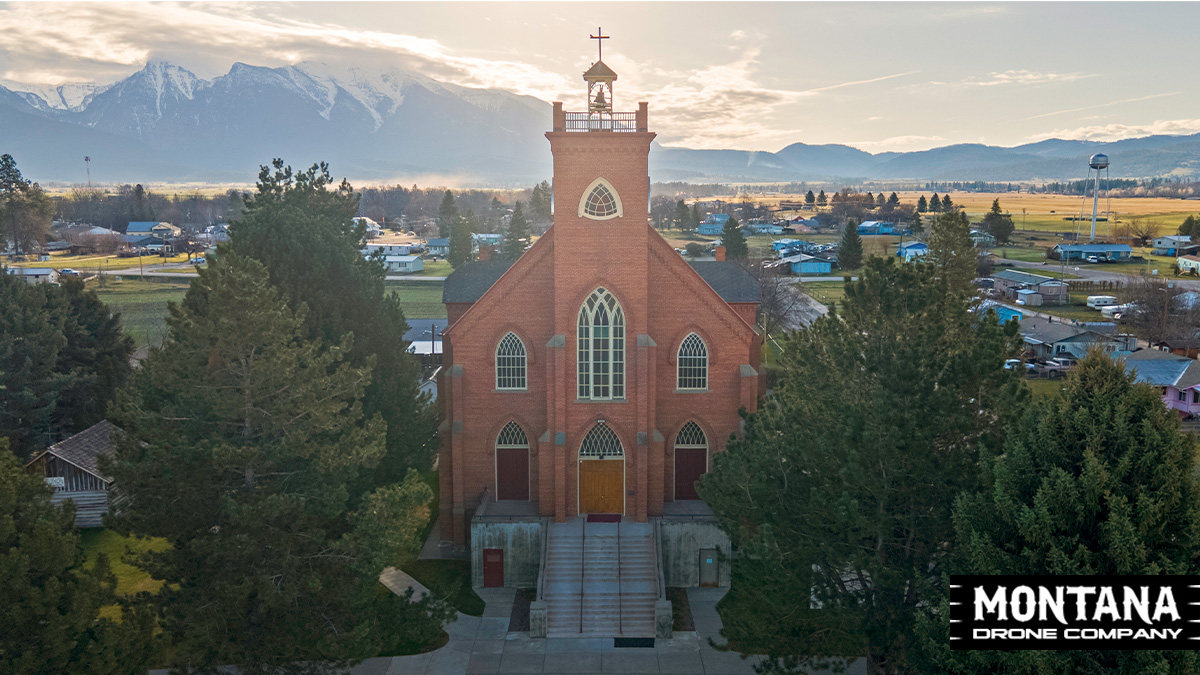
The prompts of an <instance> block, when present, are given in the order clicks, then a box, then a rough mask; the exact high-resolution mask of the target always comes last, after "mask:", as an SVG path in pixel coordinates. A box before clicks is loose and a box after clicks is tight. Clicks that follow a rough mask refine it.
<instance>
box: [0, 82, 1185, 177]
mask: <svg viewBox="0 0 1200 675" xmlns="http://www.w3.org/2000/svg"><path fill="white" fill-rule="evenodd" d="M0 84H3V83H0ZM580 102H581V103H582V101H580ZM652 115H653V113H652ZM653 119H654V118H653V117H652V118H651V120H652V124H653ZM549 128H550V105H549V104H548V103H545V102H543V101H540V100H538V99H535V98H532V97H529V96H519V95H516V94H513V93H511V92H507V91H503V90H499V89H471V88H467V87H461V86H457V85H453V84H447V83H443V82H438V81H436V80H433V79H431V78H429V77H426V76H424V75H420V74H417V73H412V72H407V71H403V70H399V69H387V68H383V69H368V68H348V69H345V68H335V67H330V66H328V65H325V64H320V63H299V64H296V65H291V66H285V67H281V68H264V67H258V66H252V65H247V64H244V63H235V64H234V65H233V67H231V68H230V69H229V72H228V73H226V74H224V75H221V76H219V77H215V78H213V79H212V80H205V79H202V78H199V77H197V76H196V75H194V74H193V73H191V72H189V71H188V70H186V69H184V68H180V67H179V66H175V65H172V64H170V63H165V62H161V61H156V62H151V63H148V64H146V66H145V67H144V68H143V69H142V70H140V71H138V72H137V73H134V74H133V75H131V76H129V77H127V78H125V79H123V80H121V81H119V82H115V83H112V84H70V85H60V86H45V87H28V86H25V87H18V86H15V85H12V86H8V87H5V86H0V153H5V152H6V153H11V154H12V155H14V156H15V157H16V158H17V161H18V162H19V164H20V166H21V170H22V172H23V173H25V174H26V175H28V176H30V177H33V178H34V179H35V180H41V181H63V182H82V181H83V180H85V175H86V173H85V166H84V163H83V157H84V156H85V155H87V156H89V157H91V160H92V161H91V170H92V177H93V178H94V179H97V180H99V181H102V182H125V181H129V182H132V181H178V182H183V181H222V182H250V181H252V180H253V179H254V177H255V176H257V175H258V167H259V166H260V165H263V164H267V163H269V162H270V161H271V160H272V159H273V158H275V157H282V158H283V159H284V160H285V161H286V162H288V163H290V164H292V165H293V166H296V167H303V166H308V165H309V164H311V163H313V162H317V161H326V162H328V163H329V164H330V166H331V168H332V169H333V171H334V173H335V174H337V175H339V176H349V177H351V178H353V179H355V180H357V181H360V182H361V181H368V182H385V181H402V182H404V183H406V184H407V183H409V182H413V181H419V182H422V183H426V184H428V183H431V182H434V181H438V180H441V179H446V180H447V181H449V180H455V181H458V182H463V183H473V184H489V185H528V184H530V183H533V182H536V181H540V180H543V179H545V178H548V177H549V176H550V173H551V160H550V153H549V147H548V145H547V143H546V140H545V138H544V137H543V133H544V132H545V131H547V130H548V129H549ZM1094 152H1104V153H1106V154H1108V155H1109V157H1110V158H1111V160H1112V166H1113V169H1112V171H1113V176H1114V177H1117V176H1120V177H1151V176H1167V175H1173V176H1181V177H1182V176H1200V134H1195V135H1192V136H1150V137H1146V138H1140V139H1127V140H1123V141H1116V142H1113V143H1097V142H1084V141H1063V140H1058V139H1051V140H1047V141H1041V142H1038V143H1033V144H1029V145H1023V146H1018V147H1015V148H1003V147H994V146H985V145H978V144H960V145H950V146H945V147H941V148H934V149H932V150H925V151H921V152H907V153H899V152H884V153H879V154H872V153H868V152H864V151H862V150H858V149H856V148H851V147H848V146H844V145H807V144H804V143H793V144H791V145H789V146H787V147H785V148H783V149H782V150H780V151H778V152H750V151H743V150H693V149H688V148H668V147H661V146H659V145H658V144H657V143H656V144H653V145H652V146H651V152H650V175H651V179H652V180H656V181H663V180H682V181H693V182H714V181H729V182H738V181H747V182H748V181H792V180H822V179H831V178H834V179H835V178H839V177H841V178H850V179H854V178H866V179H898V180H903V179H917V180H993V181H1021V180H1037V179H1044V180H1062V179H1075V178H1079V177H1080V175H1081V174H1084V175H1086V166H1087V162H1086V160H1087V158H1088V156H1089V155H1091V154H1092V153H1094ZM1081 169H1082V170H1081Z"/></svg>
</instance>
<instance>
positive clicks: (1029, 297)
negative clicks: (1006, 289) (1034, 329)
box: [1014, 288, 1042, 307]
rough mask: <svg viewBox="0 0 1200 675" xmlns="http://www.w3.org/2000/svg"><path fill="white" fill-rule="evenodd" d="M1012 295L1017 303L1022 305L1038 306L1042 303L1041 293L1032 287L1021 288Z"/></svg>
mask: <svg viewBox="0 0 1200 675" xmlns="http://www.w3.org/2000/svg"><path fill="white" fill-rule="evenodd" d="M1014 295H1015V297H1016V301H1017V304H1018V305H1021V306H1023V307H1038V306H1040V305H1041V304H1042V294H1041V293H1038V292H1037V291H1035V290H1033V289H1032V288H1022V289H1021V290H1019V291H1017V292H1016V293H1015V294H1014Z"/></svg>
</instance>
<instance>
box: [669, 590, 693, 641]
mask: <svg viewBox="0 0 1200 675" xmlns="http://www.w3.org/2000/svg"><path fill="white" fill-rule="evenodd" d="M667 600H670V601H671V618H672V622H673V623H674V630H678V631H692V630H696V622H694V621H692V606H691V605H690V604H688V596H687V589H686V588H668V589H667Z"/></svg>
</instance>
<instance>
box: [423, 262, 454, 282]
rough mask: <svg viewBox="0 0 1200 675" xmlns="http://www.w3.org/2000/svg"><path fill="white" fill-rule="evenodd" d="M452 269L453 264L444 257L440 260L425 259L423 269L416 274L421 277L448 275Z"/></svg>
mask: <svg viewBox="0 0 1200 675" xmlns="http://www.w3.org/2000/svg"><path fill="white" fill-rule="evenodd" d="M453 271H454V266H453V265H451V264H450V262H449V261H447V260H446V259H444V258H443V259H442V260H426V261H425V269H423V270H421V271H420V272H419V273H418V274H417V276H421V277H448V276H450V273H451V272H453Z"/></svg>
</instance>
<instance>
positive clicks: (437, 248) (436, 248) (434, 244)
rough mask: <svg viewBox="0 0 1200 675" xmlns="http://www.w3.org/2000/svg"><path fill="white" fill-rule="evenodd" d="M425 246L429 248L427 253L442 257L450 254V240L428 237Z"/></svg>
mask: <svg viewBox="0 0 1200 675" xmlns="http://www.w3.org/2000/svg"><path fill="white" fill-rule="evenodd" d="M425 248H427V249H429V255H436V256H442V257H443V258H444V257H446V256H448V255H450V240H449V239H430V240H429V242H428V243H427V244H426V245H425Z"/></svg>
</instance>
